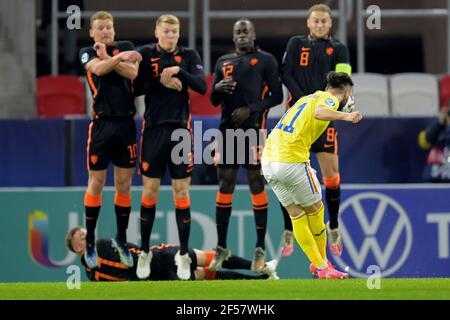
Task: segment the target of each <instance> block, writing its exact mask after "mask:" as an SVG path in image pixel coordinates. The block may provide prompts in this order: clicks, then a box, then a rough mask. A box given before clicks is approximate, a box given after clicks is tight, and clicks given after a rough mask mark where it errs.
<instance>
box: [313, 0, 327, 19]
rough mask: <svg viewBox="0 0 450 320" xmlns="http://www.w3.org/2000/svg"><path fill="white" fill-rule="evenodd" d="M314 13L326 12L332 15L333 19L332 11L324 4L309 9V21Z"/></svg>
mask: <svg viewBox="0 0 450 320" xmlns="http://www.w3.org/2000/svg"><path fill="white" fill-rule="evenodd" d="M314 11H320V12H326V13H328V14H329V15H330V18H331V9H330V7H329V6H327V5H326V4H324V3H319V4H315V5H313V6H312V7H311V8H309V10H308V19H309V17H310V16H311V13H313V12H314Z"/></svg>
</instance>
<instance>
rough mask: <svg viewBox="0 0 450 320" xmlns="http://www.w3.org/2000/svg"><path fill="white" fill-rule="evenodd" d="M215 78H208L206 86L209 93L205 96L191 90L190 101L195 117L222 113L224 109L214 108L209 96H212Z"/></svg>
mask: <svg viewBox="0 0 450 320" xmlns="http://www.w3.org/2000/svg"><path fill="white" fill-rule="evenodd" d="M213 80H214V76H213V75H209V76H206V86H207V92H206V94H205V95H201V94H199V93H197V92H195V91H193V90H191V89H189V100H190V111H191V114H193V115H203V116H205V115H207V116H212V115H220V114H221V112H222V109H221V108H220V106H218V107H214V106H213V105H212V104H211V102H210V101H209V96H210V94H211V90H212V84H213Z"/></svg>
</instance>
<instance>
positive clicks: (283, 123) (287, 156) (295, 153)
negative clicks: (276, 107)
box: [262, 91, 339, 163]
mask: <svg viewBox="0 0 450 320" xmlns="http://www.w3.org/2000/svg"><path fill="white" fill-rule="evenodd" d="M318 106H322V107H326V108H329V109H331V110H337V109H338V107H339V101H338V99H337V98H336V97H335V96H333V95H332V94H331V93H329V92H325V91H316V92H315V93H313V94H310V95H308V96H305V97H303V98H301V99H300V100H298V101H297V102H296V103H295V104H294V105H293V106H292V108H290V109H289V110H288V111H286V113H285V114H284V115H283V116H282V117H281V119H280V121H278V123H277V125H276V126H275V128H274V129H273V130H272V132H271V133H270V134H269V137H268V138H267V141H266V144H265V146H264V151H263V155H262V160H268V161H275V162H291V163H292V162H307V161H309V149H310V148H311V145H312V144H313V143H314V142H315V141H316V140H317V139H318V138H319V137H320V135H321V134H322V133H323V132H324V131H325V129H326V128H327V127H328V124H329V123H330V121H323V120H317V119H316V118H314V111H315V110H316V108H317V107H318Z"/></svg>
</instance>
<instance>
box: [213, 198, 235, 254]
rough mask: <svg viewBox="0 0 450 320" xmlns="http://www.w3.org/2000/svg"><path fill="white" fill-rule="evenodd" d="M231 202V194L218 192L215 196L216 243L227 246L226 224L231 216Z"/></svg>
mask: <svg viewBox="0 0 450 320" xmlns="http://www.w3.org/2000/svg"><path fill="white" fill-rule="evenodd" d="M232 203H233V194H232V193H230V194H227V193H221V192H218V193H217V196H216V228H217V238H218V241H217V245H219V246H221V247H223V248H226V247H227V232H228V224H229V222H230V216H231V206H232Z"/></svg>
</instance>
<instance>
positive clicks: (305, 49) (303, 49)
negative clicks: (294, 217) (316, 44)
mask: <svg viewBox="0 0 450 320" xmlns="http://www.w3.org/2000/svg"><path fill="white" fill-rule="evenodd" d="M308 50H311V48H305V47H302V51H308Z"/></svg>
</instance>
